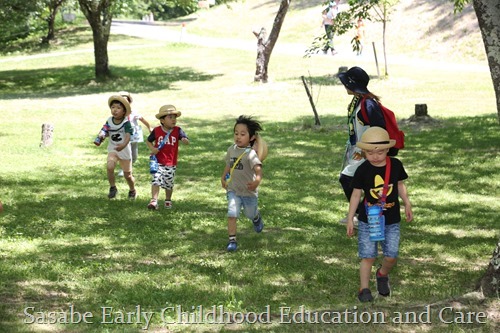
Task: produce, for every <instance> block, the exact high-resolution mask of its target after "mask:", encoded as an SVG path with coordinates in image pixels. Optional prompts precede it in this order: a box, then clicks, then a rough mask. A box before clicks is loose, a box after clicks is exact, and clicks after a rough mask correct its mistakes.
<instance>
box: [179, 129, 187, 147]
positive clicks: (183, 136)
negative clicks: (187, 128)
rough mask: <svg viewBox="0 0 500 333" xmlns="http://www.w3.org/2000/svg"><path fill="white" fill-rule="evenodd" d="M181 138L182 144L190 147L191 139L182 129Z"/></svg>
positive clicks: (180, 131) (180, 130)
mask: <svg viewBox="0 0 500 333" xmlns="http://www.w3.org/2000/svg"><path fill="white" fill-rule="evenodd" d="M179 138H180V139H181V141H182V143H184V144H186V145H188V144H189V138H188V136H187V134H186V132H184V131H183V130H182V128H179Z"/></svg>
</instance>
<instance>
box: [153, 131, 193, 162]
mask: <svg viewBox="0 0 500 333" xmlns="http://www.w3.org/2000/svg"><path fill="white" fill-rule="evenodd" d="M165 135H167V132H165V131H164V130H163V128H162V127H161V126H158V127H155V128H154V129H153V131H152V132H151V134H150V135H149V137H148V141H149V142H151V143H152V142H154V146H155V147H156V148H158V146H159V144H160V143H161V142H162V141H163V139H164V137H165ZM184 137H187V136H186V134H185V133H184V131H183V130H182V129H181V128H180V127H178V126H175V127H174V128H172V130H171V131H170V135H169V137H168V139H167V140H166V142H165V144H164V145H163V147H162V148H161V149H160V151H159V152H158V154H156V159H157V160H158V163H159V164H161V165H166V166H176V165H177V155H178V153H179V141H180V140H181V139H182V138H184Z"/></svg>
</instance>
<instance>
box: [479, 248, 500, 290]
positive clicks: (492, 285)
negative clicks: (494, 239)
mask: <svg viewBox="0 0 500 333" xmlns="http://www.w3.org/2000/svg"><path fill="white" fill-rule="evenodd" d="M499 283H500V241H498V243H497V247H496V248H495V251H493V255H492V257H491V260H490V264H489V265H488V269H487V270H486V274H484V276H483V277H482V278H481V281H479V285H478V287H479V288H480V289H481V291H482V292H483V294H484V296H486V297H498V294H499V291H500V289H499V285H500V284H499Z"/></svg>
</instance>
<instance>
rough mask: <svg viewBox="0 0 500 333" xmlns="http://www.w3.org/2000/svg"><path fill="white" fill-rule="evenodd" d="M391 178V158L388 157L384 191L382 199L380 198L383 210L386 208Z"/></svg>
mask: <svg viewBox="0 0 500 333" xmlns="http://www.w3.org/2000/svg"><path fill="white" fill-rule="evenodd" d="M389 178H391V158H390V157H389V156H387V157H386V158H385V177H384V188H383V189H382V197H381V198H380V201H381V203H382V208H384V205H385V200H386V199H387V192H388V191H389Z"/></svg>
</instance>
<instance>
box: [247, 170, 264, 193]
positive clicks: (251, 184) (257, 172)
mask: <svg viewBox="0 0 500 333" xmlns="http://www.w3.org/2000/svg"><path fill="white" fill-rule="evenodd" d="M253 171H255V180H254V181H251V182H249V183H248V184H247V188H248V190H249V191H255V190H256V189H257V187H259V185H260V182H261V181H262V165H261V164H256V165H255V166H254V167H253Z"/></svg>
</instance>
